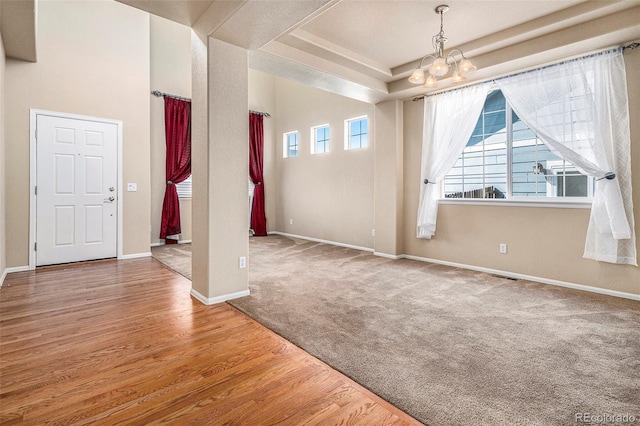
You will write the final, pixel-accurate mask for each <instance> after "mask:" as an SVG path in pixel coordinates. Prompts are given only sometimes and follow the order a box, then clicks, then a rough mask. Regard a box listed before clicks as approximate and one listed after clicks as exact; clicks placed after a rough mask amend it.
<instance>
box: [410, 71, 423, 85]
mask: <svg viewBox="0 0 640 426" xmlns="http://www.w3.org/2000/svg"><path fill="white" fill-rule="evenodd" d="M409 82H410V83H413V84H422V83H424V70H423V69H422V68H416V69H415V70H414V71H413V74H411V77H409Z"/></svg>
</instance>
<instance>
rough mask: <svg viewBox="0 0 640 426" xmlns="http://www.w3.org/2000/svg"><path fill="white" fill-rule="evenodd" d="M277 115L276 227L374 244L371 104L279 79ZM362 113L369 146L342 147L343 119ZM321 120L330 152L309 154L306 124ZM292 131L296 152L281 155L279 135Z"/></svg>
mask: <svg viewBox="0 0 640 426" xmlns="http://www.w3.org/2000/svg"><path fill="white" fill-rule="evenodd" d="M276 115H277V120H276V134H275V159H276V161H275V166H276V180H277V185H278V190H277V194H276V229H277V230H278V231H280V232H285V233H290V234H296V235H302V236H306V237H312V238H318V239H322V240H328V241H334V242H339V243H343V244H350V245H355V246H359V247H366V248H371V249H372V248H373V237H372V236H371V229H372V228H373V226H374V203H373V170H374V155H373V153H374V143H375V141H374V140H373V139H374V138H373V129H374V122H373V119H374V105H371V104H367V103H364V102H360V101H355V100H353V99H348V98H345V97H342V96H339V95H335V94H332V93H328V92H324V91H321V90H318V89H314V88H311V87H309V86H304V85H301V84H299V83H295V82H292V81H289V80H285V79H282V78H277V79H276ZM364 115H367V116H368V118H369V146H368V147H367V148H365V149H356V150H345V149H344V120H346V119H350V118H354V117H359V116H364ZM322 124H329V125H330V148H329V152H328V153H323V154H313V155H312V154H311V151H310V147H311V146H310V143H311V139H310V129H311V127H313V126H318V125H322ZM294 130H298V132H299V135H300V136H299V156H298V157H295V158H283V155H282V153H283V151H282V135H283V133H285V132H290V131H294ZM290 219H292V220H293V224H290Z"/></svg>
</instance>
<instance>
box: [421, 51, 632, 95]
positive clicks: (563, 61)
mask: <svg viewBox="0 0 640 426" xmlns="http://www.w3.org/2000/svg"><path fill="white" fill-rule="evenodd" d="M637 47H640V43H638V42H633V43H630V44H628V45H626V46H620V47H609V48H606V49H602V50H600V51H597V52H594V53H590V54H586V55H579V56H576V57H574V58H569V59H564V60H562V61H560V62H554V63H550V64H548V65H543V66H539V67H534V68H530V69H527V70H523V71H520V72H515V73H513V74H506V75H502V76H498V77H493V78H487V79H485V80H479V81H474V82H472V83H470V84H467V85H464V86H458V87H457V88H459V89H462V88H463V87H468V86H473V85H476V84H482V83H485V82H487V81H493V83H494V84H496V80H500V79H503V78H507V77H513V76H514V75H519V74H524V73H526V72H530V71H534V70H541V69H544V68H548V67H553V66H555V65H560V64H564V63H565V62H570V61H574V60H576V59H582V58H589V57H591V56H596V55H599V54H601V53H605V52H609V51H614V50H616V49H622V51H623V52H624V51H625V50H633V49H635V48H637ZM455 89H456V87H454V88H453V89H443V90H438V91H436V92H433V93H425V94H424V95H420V96H416V97H414V98H413V99H411V100H412V101H413V102H417V101H419V100H422V99H424V98H426V97H427V96H433V95H437V94H440V93H443V92H447V91H449V90H455Z"/></svg>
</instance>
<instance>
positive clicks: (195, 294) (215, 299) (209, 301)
mask: <svg viewBox="0 0 640 426" xmlns="http://www.w3.org/2000/svg"><path fill="white" fill-rule="evenodd" d="M190 293H191V296H193V297H194V298H196V299H198V300H199V301H200V302H202V303H204V304H205V305H215V304H216V303H223V302H226V301H227V300H233V299H237V298H239V297H244V296H249V290H243V291H238V292H236V293H231V294H224V295H222V296H216V297H204V296H203V295H202V294H200V293H198V291H196V290H194V289H193V288H192V289H191V291H190Z"/></svg>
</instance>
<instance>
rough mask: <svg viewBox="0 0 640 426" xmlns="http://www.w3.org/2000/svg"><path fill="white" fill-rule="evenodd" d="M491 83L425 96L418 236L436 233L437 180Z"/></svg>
mask: <svg viewBox="0 0 640 426" xmlns="http://www.w3.org/2000/svg"><path fill="white" fill-rule="evenodd" d="M490 87H491V83H490V82H488V83H483V84H477V85H475V86H471V87H465V88H462V89H458V90H453V91H450V92H445V93H441V94H439V95H434V96H428V97H426V98H425V102H424V125H423V130H422V168H421V170H422V172H421V175H420V204H419V206H418V224H417V232H416V235H417V237H418V238H431V237H432V236H433V235H435V232H436V219H437V216H438V198H439V196H440V190H439V185H438V183H439V182H441V181H442V179H444V177H445V175H446V174H447V173H448V172H449V170H451V168H452V167H453V166H454V164H455V163H456V160H457V159H458V157H460V154H462V151H463V150H464V147H465V146H466V144H467V142H468V141H469V138H470V137H471V133H473V129H474V127H475V125H476V122H477V121H478V117H480V113H481V112H482V107H483V106H484V101H485V99H486V97H487V93H488V92H489V88H490ZM425 182H428V183H425Z"/></svg>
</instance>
